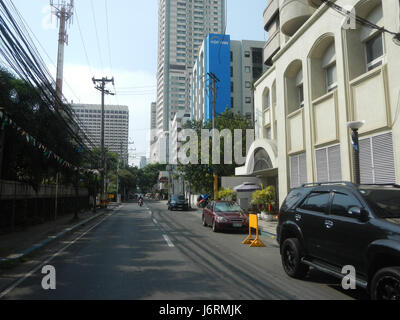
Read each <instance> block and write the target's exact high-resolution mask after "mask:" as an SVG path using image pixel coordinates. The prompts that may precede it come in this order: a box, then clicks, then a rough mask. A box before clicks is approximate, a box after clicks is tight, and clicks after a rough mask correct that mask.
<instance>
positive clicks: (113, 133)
mask: <svg viewBox="0 0 400 320" xmlns="http://www.w3.org/2000/svg"><path fill="white" fill-rule="evenodd" d="M72 109H73V110H74V112H75V114H76V115H77V116H78V118H79V119H80V121H81V122H82V123H83V128H82V129H83V130H84V131H85V133H86V134H87V135H88V137H89V138H90V139H91V140H92V141H93V143H94V144H95V145H96V147H98V148H100V147H101V105H94V104H73V105H72ZM104 117H105V119H104V123H105V128H104V146H105V147H106V148H107V149H108V150H109V151H112V152H115V153H117V154H118V155H119V156H120V157H121V158H122V159H123V161H124V162H125V163H128V139H129V109H128V107H127V106H114V105H106V106H104Z"/></svg>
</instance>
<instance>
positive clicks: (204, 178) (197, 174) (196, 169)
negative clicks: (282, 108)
mask: <svg viewBox="0 0 400 320" xmlns="http://www.w3.org/2000/svg"><path fill="white" fill-rule="evenodd" d="M184 128H185V129H192V130H194V131H195V132H196V133H197V137H198V142H199V150H198V159H201V149H202V148H201V130H202V129H208V130H211V129H212V123H211V121H209V122H208V123H203V121H196V120H192V121H189V122H187V123H186V124H185V126H184ZM216 128H217V129H218V130H219V132H222V131H223V130H225V129H228V130H230V132H231V133H232V137H233V136H234V134H233V133H234V130H236V129H241V130H242V154H246V130H248V129H254V126H253V123H252V121H251V119H249V118H248V117H243V116H241V115H240V114H239V113H234V112H233V111H231V110H226V111H225V112H223V113H222V114H220V115H219V116H218V117H217V120H216ZM224 146H225V140H224V139H221V142H220V150H221V156H220V157H221V159H220V163H221V164H219V165H218V164H212V150H213V147H212V138H210V139H209V150H210V157H209V159H210V162H209V163H208V164H206V165H205V164H188V165H179V166H178V170H179V171H181V172H183V173H184V178H185V180H187V181H189V182H190V184H191V186H192V190H193V191H194V192H196V193H209V194H212V193H213V174H214V173H215V174H217V175H218V176H219V177H221V176H228V177H229V176H234V175H235V169H236V167H238V166H239V165H238V164H237V163H235V161H234V159H233V161H232V164H224ZM233 149H234V146H233V145H232V147H231V150H233Z"/></svg>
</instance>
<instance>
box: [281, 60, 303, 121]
mask: <svg viewBox="0 0 400 320" xmlns="http://www.w3.org/2000/svg"><path fill="white" fill-rule="evenodd" d="M285 83H286V92H287V96H286V98H287V101H286V103H287V112H288V114H291V113H293V112H295V111H296V110H298V109H300V108H303V107H304V84H303V68H302V63H301V61H300V60H296V61H293V62H292V63H291V64H290V65H289V67H288V68H287V69H286V72H285Z"/></svg>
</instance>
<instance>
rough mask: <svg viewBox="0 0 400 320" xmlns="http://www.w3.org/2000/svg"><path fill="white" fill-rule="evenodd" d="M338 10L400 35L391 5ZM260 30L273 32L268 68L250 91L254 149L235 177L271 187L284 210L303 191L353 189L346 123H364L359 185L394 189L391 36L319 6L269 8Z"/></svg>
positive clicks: (398, 137) (399, 172) (397, 131)
mask: <svg viewBox="0 0 400 320" xmlns="http://www.w3.org/2000/svg"><path fill="white" fill-rule="evenodd" d="M335 4H336V5H339V6H342V7H345V8H346V9H347V10H349V9H351V10H352V11H353V12H355V13H356V14H357V15H358V16H359V17H362V18H364V19H366V20H368V21H370V22H372V23H373V24H375V25H377V26H381V27H383V26H384V27H385V28H386V29H387V30H392V31H395V32H396V31H398V30H399V29H400V23H399V11H400V8H399V2H398V1H395V0H385V1H382V0H360V1H357V0H347V1H346V0H337V1H336V2H335ZM277 17H278V18H277ZM264 22H265V27H266V29H267V30H268V28H270V27H271V26H272V25H274V28H276V30H277V31H275V33H277V34H275V33H271V34H270V40H269V41H268V42H267V44H266V47H265V48H264V59H265V63H266V64H270V65H271V67H270V69H269V70H268V71H267V72H266V73H264V75H263V76H262V77H261V78H260V80H258V81H257V83H256V84H255V114H256V141H255V142H254V144H253V145H252V147H251V149H250V151H249V153H248V156H247V160H246V165H245V166H243V167H241V168H237V170H236V174H237V175H250V176H257V177H259V178H261V179H262V180H263V182H264V185H265V184H270V185H271V184H272V185H275V186H276V187H277V188H278V190H279V200H280V202H281V203H282V201H283V200H284V199H285V197H286V195H287V193H288V191H289V190H290V189H291V188H294V187H297V186H300V185H301V184H304V183H313V182H327V181H344V180H345V181H353V176H354V172H353V157H352V155H353V148H354V147H353V144H352V139H351V132H350V130H349V129H348V126H347V124H348V123H349V122H351V121H365V125H364V126H363V127H362V128H361V129H360V131H359V132H360V162H361V164H360V169H361V183H365V184H370V183H373V184H375V183H376V184H382V183H395V182H397V183H399V182H400V120H399V111H400V110H399V108H400V105H399V104H400V101H399V98H400V95H399V88H400V77H399V72H398V71H399V70H400V59H398V57H399V56H400V45H399V43H398V41H397V42H396V41H394V39H393V35H391V34H389V33H387V32H382V31H381V30H378V29H374V28H370V27H369V26H367V25H362V24H358V23H356V21H354V19H353V20H352V19H351V18H350V17H348V16H347V17H346V16H343V15H342V14H340V13H338V12H337V11H335V10H333V9H332V8H330V7H329V6H328V5H326V4H323V3H321V1H317V0H309V1H307V0H299V1H277V0H271V1H270V2H269V3H268V6H267V8H266V10H265V11H264ZM273 37H277V38H278V39H279V46H277V43H276V42H275V41H274V40H273ZM268 46H272V47H271V48H270V47H268ZM266 52H267V53H269V54H266Z"/></svg>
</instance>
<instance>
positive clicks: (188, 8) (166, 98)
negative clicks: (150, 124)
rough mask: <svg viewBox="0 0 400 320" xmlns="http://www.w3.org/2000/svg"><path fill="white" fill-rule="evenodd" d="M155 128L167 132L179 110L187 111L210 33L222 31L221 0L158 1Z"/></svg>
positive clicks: (222, 2)
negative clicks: (200, 55) (197, 62)
mask: <svg viewBox="0 0 400 320" xmlns="http://www.w3.org/2000/svg"><path fill="white" fill-rule="evenodd" d="M158 10H159V12H158V19H159V22H158V65H157V66H158V67H157V68H158V69H157V129H158V130H159V134H163V132H164V133H165V132H168V130H169V126H170V122H171V121H172V119H173V118H174V115H175V114H176V113H177V112H178V111H186V112H189V105H190V97H189V89H190V87H189V80H190V77H191V73H192V69H193V65H194V62H195V60H196V59H197V55H198V52H199V47H200V46H201V44H202V43H203V40H204V39H205V37H206V36H207V35H208V34H209V33H224V31H225V10H226V8H225V1H224V0H191V1H183V0H159V8H158Z"/></svg>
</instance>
